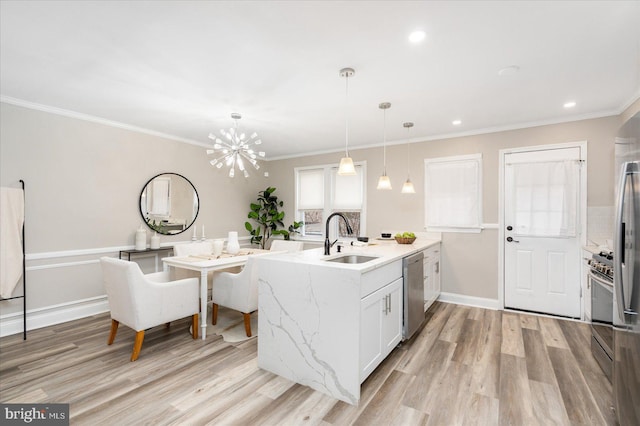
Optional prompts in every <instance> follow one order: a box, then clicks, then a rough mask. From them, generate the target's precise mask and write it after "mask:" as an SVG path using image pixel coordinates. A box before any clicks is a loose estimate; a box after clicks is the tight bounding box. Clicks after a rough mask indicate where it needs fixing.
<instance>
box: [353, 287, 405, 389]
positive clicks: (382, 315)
mask: <svg viewBox="0 0 640 426" xmlns="http://www.w3.org/2000/svg"><path fill="white" fill-rule="evenodd" d="M360 324H361V328H360V382H363V381H364V380H365V379H366V378H367V377H368V376H369V374H371V372H372V371H373V370H375V368H376V367H377V366H378V365H379V364H380V363H381V362H382V360H384V359H385V358H386V357H387V355H389V353H391V351H392V350H393V349H394V348H395V347H396V345H397V344H398V343H400V340H402V278H398V279H397V280H395V281H393V282H392V283H390V284H388V285H386V286H384V287H382V288H381V289H379V290H377V291H375V292H374V293H372V294H370V295H368V296H366V297H365V298H363V299H362V300H361V301H360Z"/></svg>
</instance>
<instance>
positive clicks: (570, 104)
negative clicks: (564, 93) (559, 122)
mask: <svg viewBox="0 0 640 426" xmlns="http://www.w3.org/2000/svg"><path fill="white" fill-rule="evenodd" d="M562 106H563V107H565V108H567V109H569V108H573V107H574V106H576V101H569V102H565V103H564V105H562Z"/></svg>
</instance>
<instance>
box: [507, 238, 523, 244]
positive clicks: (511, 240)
mask: <svg viewBox="0 0 640 426" xmlns="http://www.w3.org/2000/svg"><path fill="white" fill-rule="evenodd" d="M507 241H508V242H510V243H519V242H520V241H518V240H514V239H513V237H507Z"/></svg>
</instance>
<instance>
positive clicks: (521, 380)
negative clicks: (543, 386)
mask: <svg viewBox="0 0 640 426" xmlns="http://www.w3.org/2000/svg"><path fill="white" fill-rule="evenodd" d="M533 419H534V417H533V406H532V397H531V389H530V388H529V379H528V377H527V364H526V360H525V359H524V358H521V357H519V356H514V355H510V354H506V353H502V354H501V356H500V413H499V423H500V424H501V425H526V424H534V422H533Z"/></svg>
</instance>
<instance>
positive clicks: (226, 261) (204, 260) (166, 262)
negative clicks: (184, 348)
mask: <svg viewBox="0 0 640 426" xmlns="http://www.w3.org/2000/svg"><path fill="white" fill-rule="evenodd" d="M270 253H274V254H275V253H279V252H276V251H269V250H262V249H248V248H242V249H240V251H239V252H238V253H234V254H231V253H227V252H225V251H223V252H222V254H219V255H214V254H210V253H203V254H191V255H189V256H180V257H178V256H172V257H165V258H163V259H162V263H163V268H164V269H165V270H168V269H169V268H182V269H188V270H191V271H197V272H199V273H200V331H201V333H200V334H201V336H202V339H203V340H204V339H206V337H207V303H208V298H207V289H208V283H207V276H208V274H209V272H211V271H219V270H221V269H227V268H232V267H235V266H243V265H244V264H245V263H247V259H249V256H255V255H265V254H270Z"/></svg>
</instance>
